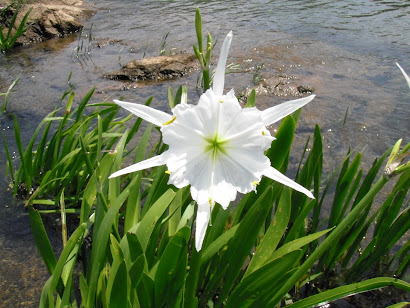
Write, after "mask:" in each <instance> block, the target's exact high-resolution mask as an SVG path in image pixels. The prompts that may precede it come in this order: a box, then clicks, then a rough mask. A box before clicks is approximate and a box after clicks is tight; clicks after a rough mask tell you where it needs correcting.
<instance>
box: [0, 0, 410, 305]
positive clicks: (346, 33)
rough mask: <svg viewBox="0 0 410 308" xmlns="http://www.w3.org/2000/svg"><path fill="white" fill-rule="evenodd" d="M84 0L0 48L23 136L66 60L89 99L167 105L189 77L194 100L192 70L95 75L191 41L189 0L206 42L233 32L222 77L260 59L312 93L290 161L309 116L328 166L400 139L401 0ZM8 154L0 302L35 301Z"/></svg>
mask: <svg viewBox="0 0 410 308" xmlns="http://www.w3.org/2000/svg"><path fill="white" fill-rule="evenodd" d="M88 2H89V3H91V4H92V5H93V6H94V8H95V10H96V13H95V15H94V16H93V17H92V18H91V19H89V20H88V21H87V22H86V23H85V27H84V30H83V31H82V33H81V35H79V34H76V35H72V36H70V37H67V38H64V39H53V40H50V41H46V42H42V43H38V44H36V45H32V46H28V47H23V48H18V49H16V50H14V51H13V52H12V53H10V54H9V55H2V54H0V93H1V92H5V91H6V90H7V88H8V86H9V85H10V84H11V83H12V82H13V80H15V79H16V78H17V77H20V82H19V83H18V85H17V86H16V88H15V93H14V94H12V95H11V97H10V101H9V106H8V112H9V113H14V114H16V116H17V118H18V120H19V123H20V126H21V130H22V133H23V136H22V137H23V140H25V141H27V140H28V139H29V138H30V137H31V133H32V132H33V131H34V129H35V127H37V125H38V123H39V122H40V121H41V119H42V118H43V117H44V116H45V115H46V114H47V113H49V112H50V111H52V110H53V109H54V107H55V106H56V104H57V103H58V101H59V99H60V97H61V95H62V93H63V92H64V90H65V89H66V88H67V78H68V75H69V73H70V72H72V77H71V81H70V82H71V84H73V85H74V86H75V93H76V98H77V103H78V102H79V101H80V100H81V98H82V97H83V96H84V95H85V94H86V93H87V92H88V91H89V90H90V89H91V88H92V87H94V86H95V87H96V94H95V95H94V96H93V98H92V101H93V102H99V101H101V100H102V99H108V100H111V99H112V98H118V97H120V96H124V99H125V100H127V101H134V102H140V103H143V102H145V100H146V99H147V98H148V97H149V96H154V100H153V106H154V107H156V108H160V109H163V110H168V109H167V108H168V107H167V99H166V97H167V89H168V87H169V86H171V87H173V88H174V89H176V88H177V87H178V86H179V85H181V84H186V85H187V87H188V91H189V95H188V99H189V100H190V101H191V102H195V101H196V100H197V99H198V94H197V92H196V90H195V86H196V80H197V72H194V73H193V74H191V75H189V76H187V77H184V78H181V79H177V80H174V81H169V82H161V83H156V82H150V83H149V84H146V83H142V82H137V83H134V84H127V83H124V82H120V81H112V80H106V79H104V78H103V77H102V76H103V75H104V73H107V72H112V71H115V70H118V69H119V68H120V67H121V65H124V64H126V63H127V62H128V61H130V60H133V59H141V58H143V57H144V56H145V57H149V56H158V55H159V53H160V49H161V45H162V42H163V38H164V37H165V36H166V35H167V39H166V44H165V50H166V52H167V53H171V52H174V53H180V52H192V44H194V43H195V40H196V36H195V30H194V18H195V8H196V7H197V6H198V7H199V8H200V9H201V13H202V18H203V25H204V32H211V34H212V37H213V40H214V41H218V42H217V47H216V48H215V51H217V50H219V47H220V42H221V41H222V40H223V38H224V36H225V35H226V34H227V33H228V32H229V31H230V30H233V32H234V39H233V43H232V49H231V53H230V57H229V59H228V62H234V63H236V64H239V65H240V67H241V69H240V70H239V71H237V72H236V73H233V74H230V75H228V76H227V77H226V85H225V89H230V88H234V89H235V91H236V93H240V92H241V91H243V90H244V89H245V88H246V87H247V86H252V82H253V77H254V74H255V68H256V67H257V66H260V65H262V64H264V67H265V68H264V69H262V70H261V74H262V76H264V77H271V76H274V75H287V76H293V77H294V78H296V80H297V81H298V82H299V83H300V84H303V85H306V86H308V87H311V88H314V90H315V91H314V93H315V94H316V95H317V97H316V98H315V99H314V101H313V102H312V103H310V104H309V105H308V106H306V107H304V109H303V111H302V115H301V118H300V122H299V126H298V134H297V137H296V143H295V146H294V148H295V149H294V151H293V155H292V159H291V163H292V164H295V165H296V164H297V162H298V160H299V158H300V153H301V152H300V150H301V149H302V148H303V144H304V142H305V141H306V138H307V137H308V136H311V135H312V134H313V130H314V125H315V124H316V123H318V124H319V125H320V127H321V130H322V134H323V137H324V140H323V145H324V148H325V153H324V155H325V156H324V162H325V168H327V170H330V169H332V168H335V167H336V166H337V164H339V163H340V161H341V159H342V158H343V157H344V155H345V154H346V152H347V151H348V149H349V147H350V148H352V149H353V151H354V152H357V151H361V150H364V161H363V164H364V168H365V170H366V169H367V167H368V166H369V165H370V164H371V162H372V161H373V159H374V158H375V157H377V156H380V155H382V154H383V153H384V152H385V151H386V150H387V149H388V148H389V147H390V146H391V145H393V144H394V143H395V141H396V140H397V139H399V138H403V139H404V141H405V142H406V143H407V142H409V131H410V121H409V118H410V108H409V106H410V105H409V104H410V91H409V88H408V87H407V85H406V83H405V80H404V78H403V76H402V75H401V73H400V71H399V69H398V68H397V66H396V65H395V62H399V63H400V64H401V66H402V67H403V68H404V69H405V70H406V71H407V72H408V73H410V23H409V16H410V3H409V2H408V1H370V0H362V1H324V0H321V1H261V0H260V1H257V0H248V1H245V0H240V1H195V2H194V1H192V2H187V1H132V0H121V1H120V0H118V1H108V0H100V1H96V0H95V1H88ZM124 89H125V90H124ZM288 99H290V98H289V97H274V96H261V97H259V98H258V99H257V102H258V106H259V107H260V108H261V109H264V108H266V107H268V106H273V105H275V104H278V103H279V102H282V101H285V100H288ZM124 114H125V113H124ZM0 129H1V131H2V133H3V134H4V135H5V137H6V138H7V140H10V142H12V140H13V119H12V117H9V116H7V115H0ZM272 129H274V127H273V128H272ZM12 150H13V149H12ZM14 150H15V149H14ZM14 150H13V151H14ZM5 161H6V159H5V150H4V147H3V145H1V146H0V170H1V171H0V200H1V201H0V290H1V292H0V307H36V306H37V305H38V300H39V296H40V292H41V288H42V286H43V284H44V282H45V280H46V279H47V272H46V270H45V268H44V266H43V263H42V261H41V258H40V257H39V255H38V253H37V251H36V248H35V245H34V242H33V239H32V236H31V232H30V226H29V220H28V217H27V214H26V213H25V212H24V209H23V206H22V205H21V204H18V203H16V202H15V201H13V200H12V198H11V192H10V191H8V190H7V188H8V182H9V178H8V177H5V175H4V166H5ZM290 172H292V170H290ZM55 241H56V242H58V238H56V239H55Z"/></svg>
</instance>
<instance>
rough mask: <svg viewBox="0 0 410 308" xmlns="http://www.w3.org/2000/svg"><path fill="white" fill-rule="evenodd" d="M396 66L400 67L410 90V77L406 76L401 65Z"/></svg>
mask: <svg viewBox="0 0 410 308" xmlns="http://www.w3.org/2000/svg"><path fill="white" fill-rule="evenodd" d="M396 65H397V66H398V67H399V69H400V70H401V72H402V73H403V76H404V78H406V81H407V84H408V85H409V88H410V77H409V75H407V74H406V72H405V71H404V69H402V67H401V66H400V65H399V63H397V62H396Z"/></svg>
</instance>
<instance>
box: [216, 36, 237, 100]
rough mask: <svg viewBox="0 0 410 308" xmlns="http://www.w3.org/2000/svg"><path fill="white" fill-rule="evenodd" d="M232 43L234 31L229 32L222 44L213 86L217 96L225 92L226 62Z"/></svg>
mask: <svg viewBox="0 0 410 308" xmlns="http://www.w3.org/2000/svg"><path fill="white" fill-rule="evenodd" d="M231 42H232V31H229V33H228V35H227V36H226V37H225V40H224V42H223V44H222V48H221V53H220V54H219V60H218V65H217V66H216V71H215V76H214V81H213V84H212V89H213V90H214V92H215V94H216V95H217V96H222V94H223V91H224V82H225V67H226V60H227V59H228V53H229V47H230V46H231Z"/></svg>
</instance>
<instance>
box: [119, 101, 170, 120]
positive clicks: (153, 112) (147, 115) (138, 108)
mask: <svg viewBox="0 0 410 308" xmlns="http://www.w3.org/2000/svg"><path fill="white" fill-rule="evenodd" d="M114 103H116V104H117V105H118V106H121V107H122V108H124V109H127V110H128V111H130V112H132V113H133V114H135V115H136V116H138V117H140V118H142V119H144V120H146V121H148V122H151V123H152V124H155V125H157V126H162V124H163V123H166V122H169V121H171V120H172V115H170V114H168V113H165V112H163V111H160V110H157V109H154V108H151V107H149V106H145V105H140V104H134V103H128V102H123V101H119V100H116V99H115V100H114Z"/></svg>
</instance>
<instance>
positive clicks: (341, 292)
mask: <svg viewBox="0 0 410 308" xmlns="http://www.w3.org/2000/svg"><path fill="white" fill-rule="evenodd" d="M387 286H394V287H396V288H399V289H403V290H405V291H407V292H410V284H409V283H407V282H405V281H403V280H400V279H395V278H390V277H379V278H373V279H368V280H365V281H361V282H358V283H352V284H349V285H347V286H342V287H338V288H335V289H332V290H328V291H325V292H322V293H319V294H316V295H313V296H310V297H308V298H305V299H302V300H300V301H297V302H296V303H294V304H292V305H289V306H286V307H288V308H303V307H312V306H314V305H318V304H320V303H324V302H330V301H332V300H335V299H339V298H343V297H345V296H349V295H353V294H357V293H361V292H366V291H370V290H374V289H378V288H383V287H387Z"/></svg>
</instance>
